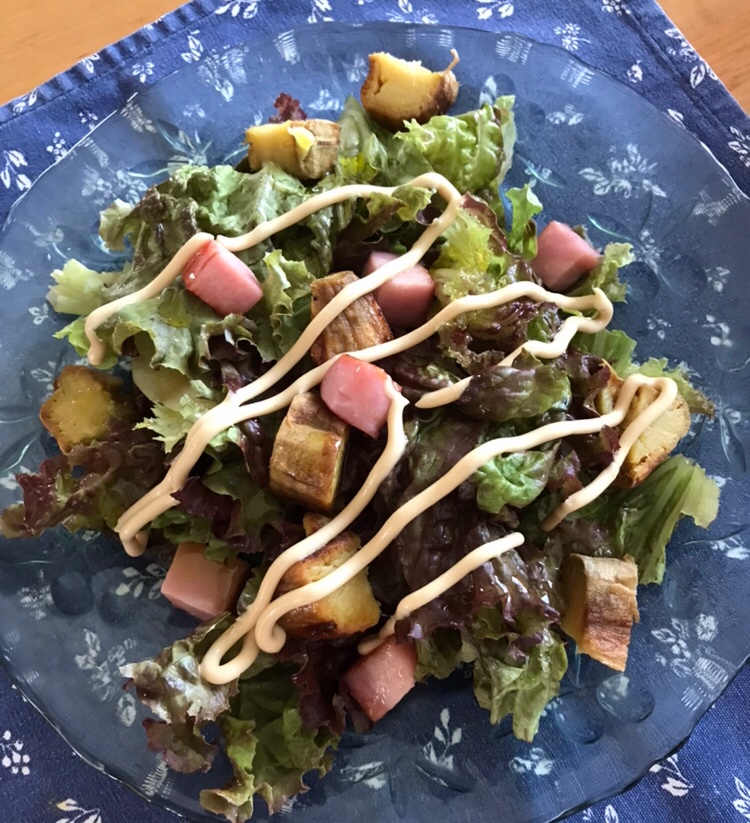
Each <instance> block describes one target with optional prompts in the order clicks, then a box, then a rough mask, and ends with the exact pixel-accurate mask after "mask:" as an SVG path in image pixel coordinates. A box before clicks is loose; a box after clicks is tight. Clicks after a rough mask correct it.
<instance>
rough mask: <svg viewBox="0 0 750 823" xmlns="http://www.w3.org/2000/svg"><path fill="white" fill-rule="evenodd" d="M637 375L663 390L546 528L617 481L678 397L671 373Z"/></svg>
mask: <svg viewBox="0 0 750 823" xmlns="http://www.w3.org/2000/svg"><path fill="white" fill-rule="evenodd" d="M636 377H640V378H641V380H640V381H639V384H640V386H652V387H653V388H655V389H656V390H657V391H658V392H659V396H658V397H657V398H656V400H654V401H653V403H651V404H650V405H649V406H648V407H647V408H645V409H644V410H643V411H642V412H641V413H640V414H639V415H638V416H637V417H636V418H635V420H633V421H632V422H631V423H630V425H629V426H628V427H627V429H625V431H624V432H623V433H622V434H621V435H620V445H619V448H618V450H617V453H616V454H615V456H614V459H613V461H612V462H611V463H610V464H609V466H607V468H606V469H604V471H602V472H601V473H600V474H599V475H597V476H596V478H595V479H594V480H592V481H591V483H589V485H588V486H586V487H585V488H583V489H581V490H580V491H577V492H575V494H571V495H570V497H568V498H567V499H566V500H565V501H564V502H563V503H561V504H560V505H559V506H558V507H557V508H556V509H555V510H554V511H553V512H551V514H549V515H548V516H547V517H546V518H545V519H544V520H543V521H542V528H543V529H544V530H545V531H550V530H551V529H554V528H555V526H557V525H558V524H559V523H561V522H562V521H563V520H564V519H565V518H566V517H567V516H568V515H569V514H571V513H572V512H575V511H578V509H580V508H583V506H586V505H587V504H588V503H590V502H591V501H592V500H595V499H596V498H597V497H599V495H600V494H601V493H602V492H603V491H605V489H607V488H608V487H609V486H610V485H611V484H612V483H613V482H614V481H615V479H616V478H617V475H618V474H619V473H620V469H621V468H622V464H623V463H624V462H625V458H626V457H627V456H628V452H629V451H630V449H631V448H632V447H633V446H634V445H635V442H636V440H638V438H639V437H640V436H641V435H642V434H643V432H644V431H646V429H647V428H648V427H649V426H650V425H651V424H652V423H655V422H656V421H657V420H658V419H659V418H660V417H661V416H662V415H663V414H664V412H666V410H667V409H668V408H669V407H670V406H671V405H672V403H674V401H675V399H676V398H677V384H676V383H675V382H674V380H671V379H670V378H668V377H656V378H647V377H644V376H643V375H632V376H631V377H629V378H628V380H633V379H634V378H636ZM626 382H627V380H626ZM634 382H635V381H634ZM605 416H606V415H605ZM607 425H611V424H607Z"/></svg>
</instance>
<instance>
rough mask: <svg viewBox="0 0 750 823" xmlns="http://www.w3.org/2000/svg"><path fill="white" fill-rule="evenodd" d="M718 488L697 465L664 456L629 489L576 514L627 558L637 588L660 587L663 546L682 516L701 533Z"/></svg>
mask: <svg viewBox="0 0 750 823" xmlns="http://www.w3.org/2000/svg"><path fill="white" fill-rule="evenodd" d="M718 508H719V489H718V486H717V485H716V483H715V482H714V481H713V480H712V479H711V478H710V477H708V476H707V475H706V473H705V471H704V470H703V469H702V468H701V467H700V466H698V465H697V464H695V463H693V462H691V461H690V460H688V459H686V458H685V457H683V456H682V455H676V456H674V457H670V458H669V459H668V460H666V461H665V462H664V463H662V464H661V465H660V466H659V467H657V468H656V469H655V470H654V471H653V472H652V473H651V474H650V475H649V476H648V477H647V478H646V479H645V480H644V481H643V483H641V484H640V485H639V486H636V487H635V488H634V489H610V490H609V491H608V492H606V493H605V494H603V495H602V496H601V497H599V498H598V499H597V500H595V501H594V502H593V503H590V504H589V505H588V506H586V507H585V508H583V509H581V511H580V512H579V515H580V518H583V519H585V520H589V521H592V522H595V523H597V524H599V525H600V526H604V527H605V528H606V529H607V530H608V531H609V533H610V536H611V542H612V547H613V549H614V550H615V553H616V555H617V556H619V557H622V556H624V555H626V554H630V555H631V556H632V557H633V558H634V559H635V561H636V563H637V564H638V569H639V572H640V582H641V583H661V581H662V578H663V577H664V568H665V564H666V546H667V543H668V542H669V539H670V538H671V536H672V532H673V531H674V529H675V527H676V526H677V523H678V522H679V521H680V519H681V518H682V517H692V519H693V521H694V522H695V525H696V526H700V527H702V528H707V527H708V526H710V525H711V523H712V522H713V521H714V519H715V518H716V515H717V513H718Z"/></svg>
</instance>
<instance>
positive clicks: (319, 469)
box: [269, 392, 349, 512]
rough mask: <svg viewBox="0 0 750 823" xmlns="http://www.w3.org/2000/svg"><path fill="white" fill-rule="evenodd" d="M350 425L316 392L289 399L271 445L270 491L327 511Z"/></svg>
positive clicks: (334, 496) (339, 478)
mask: <svg viewBox="0 0 750 823" xmlns="http://www.w3.org/2000/svg"><path fill="white" fill-rule="evenodd" d="M348 438H349V426H348V425H347V424H346V423H344V421H343V420H341V419H340V418H339V417H337V416H336V415H335V414H333V412H331V411H329V410H328V407H327V406H326V405H325V403H324V402H323V401H322V400H321V399H320V395H319V394H318V393H317V392H305V393H304V394H298V395H297V396H296V397H295V398H294V400H292V403H291V405H290V406H289V411H288V412H287V413H286V417H285V418H284V419H283V421H282V423H281V426H280V427H279V431H278V433H277V435H276V440H275V441H274V444H273V452H272V454H271V463H270V467H269V468H270V487H271V491H273V492H274V493H275V494H278V495H280V496H282V497H286V498H289V499H290V500H295V501H297V502H298V503H302V504H303V505H304V506H305V507H306V508H308V509H312V510H313V511H318V512H328V511H330V510H331V508H332V507H333V502H334V500H335V499H336V492H337V490H338V486H339V482H340V480H341V469H342V467H343V465H344V451H345V449H346V442H347V440H348Z"/></svg>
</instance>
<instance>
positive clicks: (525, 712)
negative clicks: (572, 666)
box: [415, 608, 568, 743]
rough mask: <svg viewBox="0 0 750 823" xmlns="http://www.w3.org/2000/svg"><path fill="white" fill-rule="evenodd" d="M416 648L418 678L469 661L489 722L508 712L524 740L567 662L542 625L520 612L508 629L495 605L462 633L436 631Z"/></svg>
mask: <svg viewBox="0 0 750 823" xmlns="http://www.w3.org/2000/svg"><path fill="white" fill-rule="evenodd" d="M416 649H417V669H416V672H415V676H416V677H417V679H419V680H424V679H425V678H427V677H437V678H441V679H442V678H445V677H447V676H448V675H449V674H450V673H451V672H452V671H453V670H455V669H456V668H459V667H460V666H462V665H463V664H464V663H473V685H474V694H475V696H476V699H477V703H479V705H480V706H481V707H482V708H484V709H487V710H488V711H489V713H490V723H492V724H495V723H499V722H500V721H501V720H502V719H503V718H504V717H506V716H507V715H512V717H513V733H514V734H515V736H516V737H518V738H519V739H520V740H525V741H527V742H529V743H530V742H531V741H532V740H533V739H534V736H535V734H536V733H537V731H538V729H539V720H540V718H541V715H542V712H543V711H544V709H545V707H546V706H547V704H548V703H549V701H550V700H551V699H552V698H553V697H555V695H557V693H558V692H559V689H560V681H561V680H562V678H563V676H564V675H565V672H566V670H567V666H568V660H567V655H566V653H565V647H564V645H563V641H562V640H561V639H560V638H559V637H558V635H557V634H555V633H554V632H553V631H552V630H551V629H550V628H549V627H548V626H547V625H545V623H543V622H540V620H539V619H538V618H537V617H532V616H530V615H528V614H525V615H521V616H520V617H519V620H518V623H517V627H516V628H512V627H511V625H510V624H509V623H508V622H507V621H506V620H505V619H504V617H503V615H502V612H501V611H500V610H499V609H496V608H495V609H489V608H485V609H482V610H481V611H480V612H479V613H478V615H477V616H476V618H475V619H474V621H473V622H472V623H471V625H470V626H468V627H466V628H463V629H462V630H461V631H455V630H450V629H437V630H436V631H435V632H433V633H432V634H431V635H430V637H428V638H424V639H419V640H418V641H417V643H416Z"/></svg>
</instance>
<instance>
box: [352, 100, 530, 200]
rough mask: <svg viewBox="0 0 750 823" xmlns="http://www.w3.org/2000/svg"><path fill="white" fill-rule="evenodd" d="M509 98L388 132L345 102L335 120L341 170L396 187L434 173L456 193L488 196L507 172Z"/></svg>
mask: <svg viewBox="0 0 750 823" xmlns="http://www.w3.org/2000/svg"><path fill="white" fill-rule="evenodd" d="M513 103H514V98H513V97H501V98H498V100H497V101H496V102H495V104H494V105H493V106H491V105H489V104H485V105H483V106H482V107H481V108H479V109H477V110H475V111H470V112H467V113H466V114H461V115H457V116H452V115H439V116H436V117H433V118H431V119H430V120H428V121H427V123H424V124H423V125H420V124H418V123H417V122H416V121H411V122H407V123H406V124H405V125H406V131H402V132H397V133H396V134H391V133H390V132H388V131H387V130H386V129H383V128H382V127H381V126H379V125H378V124H376V123H374V122H373V121H372V120H371V119H370V118H369V116H368V115H367V113H366V112H365V111H364V109H363V108H362V106H361V105H360V103H359V102H358V101H356V100H354V99H353V98H349V99H348V100H347V101H346V105H345V106H344V111H343V113H342V115H341V118H340V119H339V125H340V126H341V146H342V153H343V155H344V160H343V161H342V166H343V167H344V168H345V169H347V170H349V172H350V173H352V174H356V175H357V176H358V177H359V178H360V179H362V180H365V181H366V182H377V183H382V184H384V185H399V184H401V183H405V182H407V181H408V180H410V179H411V178H413V177H416V176H417V175H419V174H423V173H424V172H428V171H436V172H438V173H440V174H442V175H444V176H445V177H447V178H448V179H449V180H450V181H451V183H453V185H454V186H455V187H456V188H457V189H458V190H459V191H460V192H461V193H464V192H469V191H470V192H473V193H481V192H485V191H486V192H487V193H488V194H489V196H491V197H492V198H493V199H497V196H498V194H497V187H498V186H499V184H500V182H501V181H502V179H503V178H504V177H505V174H506V172H507V171H508V169H509V168H510V164H511V162H512V157H513V146H514V144H515V139H516V131H515V123H514V120H513V112H512V108H513Z"/></svg>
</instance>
